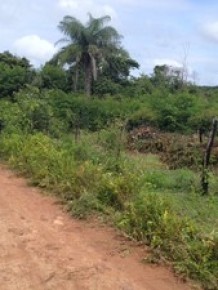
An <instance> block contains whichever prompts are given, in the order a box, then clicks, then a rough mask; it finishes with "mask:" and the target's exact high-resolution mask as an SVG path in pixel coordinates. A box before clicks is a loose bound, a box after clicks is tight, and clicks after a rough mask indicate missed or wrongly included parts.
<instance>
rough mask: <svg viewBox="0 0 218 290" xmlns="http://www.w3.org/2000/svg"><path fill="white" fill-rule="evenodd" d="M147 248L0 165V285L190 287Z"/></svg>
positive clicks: (0, 288) (103, 289) (68, 289)
mask: <svg viewBox="0 0 218 290" xmlns="http://www.w3.org/2000/svg"><path fill="white" fill-rule="evenodd" d="M143 255H145V252H144V249H142V248H140V247H136V246H133V245H131V242H128V241H126V240H125V239H124V238H122V237H121V236H120V235H119V234H118V233H117V232H116V231H115V230H113V229H111V228H109V227H106V226H103V225H101V224H100V223H98V222H84V221H83V222H81V221H77V220H74V219H72V218H71V217H70V216H69V215H68V214H66V213H65V212H64V211H63V210H62V209H61V207H60V206H59V205H57V202H56V200H55V199H54V198H52V197H48V196H47V197H46V196H43V195H41V194H40V193H39V191H38V190H37V189H36V188H32V187H30V186H28V185H27V183H26V181H25V180H24V179H22V178H18V177H16V176H15V175H14V174H13V173H12V172H10V171H8V170H6V169H4V168H0V290H15V289H16V290H18V289H19V290H35V289H36V290H83V289H84V290H85V289H89V290H109V289H112V290H118V289H119V290H133V289H134V290H188V289H190V287H188V285H185V284H183V283H181V282H178V281H177V279H176V278H175V277H174V276H173V274H172V273H171V272H170V271H169V270H167V269H165V268H161V267H157V266H151V265H144V264H142V263H141V262H140V259H141V258H142V257H143Z"/></svg>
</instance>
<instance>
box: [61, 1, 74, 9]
mask: <svg viewBox="0 0 218 290" xmlns="http://www.w3.org/2000/svg"><path fill="white" fill-rule="evenodd" d="M59 6H60V7H61V8H64V9H65V8H66V9H77V8H78V7H79V3H78V1H74V0H59Z"/></svg>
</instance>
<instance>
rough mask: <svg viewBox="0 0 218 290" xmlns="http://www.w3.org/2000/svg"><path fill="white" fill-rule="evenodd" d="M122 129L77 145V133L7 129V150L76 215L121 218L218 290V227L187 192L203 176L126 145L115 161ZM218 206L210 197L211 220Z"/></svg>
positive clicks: (2, 151) (179, 267)
mask: <svg viewBox="0 0 218 290" xmlns="http://www.w3.org/2000/svg"><path fill="white" fill-rule="evenodd" d="M117 132H118V133H119V132H120V131H119V127H118V129H117V130H116V127H112V128H111V129H110V130H109V132H108V133H106V131H102V132H100V133H99V134H97V133H94V134H82V136H81V140H80V141H78V142H77V143H75V141H74V140H73V137H72V136H68V137H66V138H62V139H52V138H50V137H48V136H46V135H44V134H42V133H37V134H15V133H13V134H11V133H10V134H9V133H7V132H4V133H2V134H1V138H0V156H1V157H2V158H5V159H6V160H8V161H9V163H10V164H11V165H12V166H13V167H14V168H16V169H18V170H19V171H20V172H22V173H23V174H25V175H27V176H29V177H31V179H32V182H33V184H35V185H38V186H41V187H43V188H45V189H48V190H52V191H53V192H54V193H56V194H57V195H58V196H59V197H60V198H61V199H62V200H63V201H64V202H65V203H66V205H67V207H68V209H69V210H70V212H71V213H72V214H75V215H76V216H78V217H86V216H87V215H88V214H91V213H92V212H94V211H100V212H103V213H106V214H108V215H110V216H111V217H112V218H113V217H116V222H118V224H119V226H120V227H121V228H122V229H123V230H124V231H126V232H127V233H128V234H129V235H131V236H133V237H134V238H136V239H138V240H140V241H143V242H145V243H146V244H148V245H150V246H151V247H152V248H153V251H154V254H155V257H156V258H158V259H159V258H161V257H164V259H165V260H169V261H172V263H173V266H174V269H175V270H176V271H177V272H179V273H182V274H183V275H184V276H189V277H191V278H193V279H196V280H199V281H201V283H202V285H203V286H204V288H205V289H216V287H217V273H218V272H217V267H218V265H217V261H218V259H217V258H218V257H217V253H218V252H217V247H218V242H217V237H216V233H215V231H213V228H212V229H211V230H212V231H213V232H211V233H208V231H205V226H206V224H204V227H201V223H202V222H201V218H203V220H204V222H205V216H208V215H206V213H204V215H202V216H201V212H200V211H199V212H198V214H194V215H191V214H192V212H193V211H192V210H191V206H193V205H194V204H195V203H196V204H197V203H199V205H200V204H201V206H202V207H203V206H205V204H206V203H205V201H204V200H203V201H202V200H201V201H200V199H197V195H196V197H195V196H194V195H192V197H190V198H189V207H190V209H189V208H188V207H186V203H185V202H186V199H184V198H183V196H184V195H183V194H184V193H186V195H187V197H188V196H190V192H193V191H194V190H195V184H196V180H197V178H198V177H196V175H195V174H194V173H193V172H191V171H188V170H178V171H169V170H167V169H166V168H165V166H164V165H163V164H161V163H160V162H159V161H158V160H156V158H154V157H153V156H149V157H146V158H145V159H144V158H143V157H142V156H136V157H135V156H134V155H133V156H129V155H127V154H124V152H123V150H122V149H121V155H120V158H119V159H118V160H116V163H117V165H118V167H116V168H114V167H113V166H108V165H109V164H113V162H114V158H116V150H114V149H115V147H116V142H115V143H114V144H111V145H109V146H108V144H107V143H106V142H105V140H108V139H107V138H108V136H111V137H113V138H115V137H116V136H117V135H116V134H117ZM118 136H119V134H118ZM115 140H116V138H115ZM117 142H119V138H118V139H117ZM152 168H153V170H152ZM154 168H155V169H154ZM198 198H199V196H198ZM177 200H178V202H176V201H177ZM212 202H213V203H212ZM208 205H209V203H208ZM217 206H218V204H217V200H215V199H214V200H213V201H212V200H211V201H210V212H212V211H213V215H211V216H210V219H208V221H207V223H211V221H212V220H214V219H216V217H217ZM199 208H200V206H199ZM184 212H186V216H187V217H184ZM188 216H189V217H188ZM117 218H118V220H117Z"/></svg>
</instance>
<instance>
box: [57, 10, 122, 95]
mask: <svg viewBox="0 0 218 290" xmlns="http://www.w3.org/2000/svg"><path fill="white" fill-rule="evenodd" d="M110 20H111V18H110V16H103V17H100V18H94V17H92V15H91V14H89V20H88V22H87V24H86V25H83V24H82V23H81V22H80V21H79V20H78V19H76V18H75V17H72V16H65V17H64V18H63V20H62V21H61V22H60V23H59V26H58V28H59V29H60V31H61V32H63V34H64V35H65V38H63V39H60V40H59V41H58V43H63V42H64V43H67V45H66V46H65V47H63V48H62V49H61V50H60V51H59V52H58V53H57V55H56V56H55V58H56V60H57V61H59V62H60V63H62V64H66V63H67V64H69V65H71V66H73V67H74V72H75V74H74V84H75V89H76V84H77V80H78V74H79V71H81V70H82V71H83V74H84V89H85V92H86V94H87V96H90V95H91V90H92V82H93V80H97V76H98V64H99V65H100V63H101V62H104V60H106V58H107V55H109V54H112V53H114V52H115V51H119V49H120V39H121V35H119V34H118V32H117V31H116V29H115V28H113V27H112V26H108V25H106V23H107V22H109V21H110Z"/></svg>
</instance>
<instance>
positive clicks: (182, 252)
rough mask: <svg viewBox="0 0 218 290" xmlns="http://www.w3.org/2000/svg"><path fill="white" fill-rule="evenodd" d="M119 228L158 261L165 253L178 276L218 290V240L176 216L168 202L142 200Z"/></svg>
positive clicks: (151, 198) (156, 198)
mask: <svg viewBox="0 0 218 290" xmlns="http://www.w3.org/2000/svg"><path fill="white" fill-rule="evenodd" d="M119 225H120V227H121V228H122V229H124V230H126V231H127V232H128V233H129V234H130V235H133V236H134V237H135V238H136V239H137V240H140V241H141V240H143V241H145V243H146V244H148V245H150V246H151V247H152V248H153V249H154V252H155V253H156V256H157V257H158V256H159V255H160V253H161V254H163V253H164V256H165V259H169V260H171V261H173V264H174V267H175V269H176V271H177V272H178V273H180V274H184V275H185V276H186V275H188V276H189V277H191V278H193V279H196V278H197V279H199V280H200V281H201V282H202V284H203V286H204V288H205V289H217V286H218V284H217V281H218V276H217V273H218V272H217V269H218V262H217V261H218V260H217V246H218V244H217V242H218V240H217V237H216V236H215V235H213V234H211V235H209V236H202V235H200V234H199V231H198V230H197V228H196V226H195V224H194V223H193V222H192V221H191V220H189V219H187V218H184V217H179V216H178V215H176V214H175V213H174V212H173V210H172V208H171V206H170V204H169V202H168V201H167V200H166V199H165V198H163V197H160V196H158V195H156V194H153V193H150V194H142V195H140V196H138V197H137V198H136V200H135V201H134V202H133V203H131V204H130V205H129V207H128V208H127V210H126V213H124V214H123V215H122V216H121V219H120V222H119Z"/></svg>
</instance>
